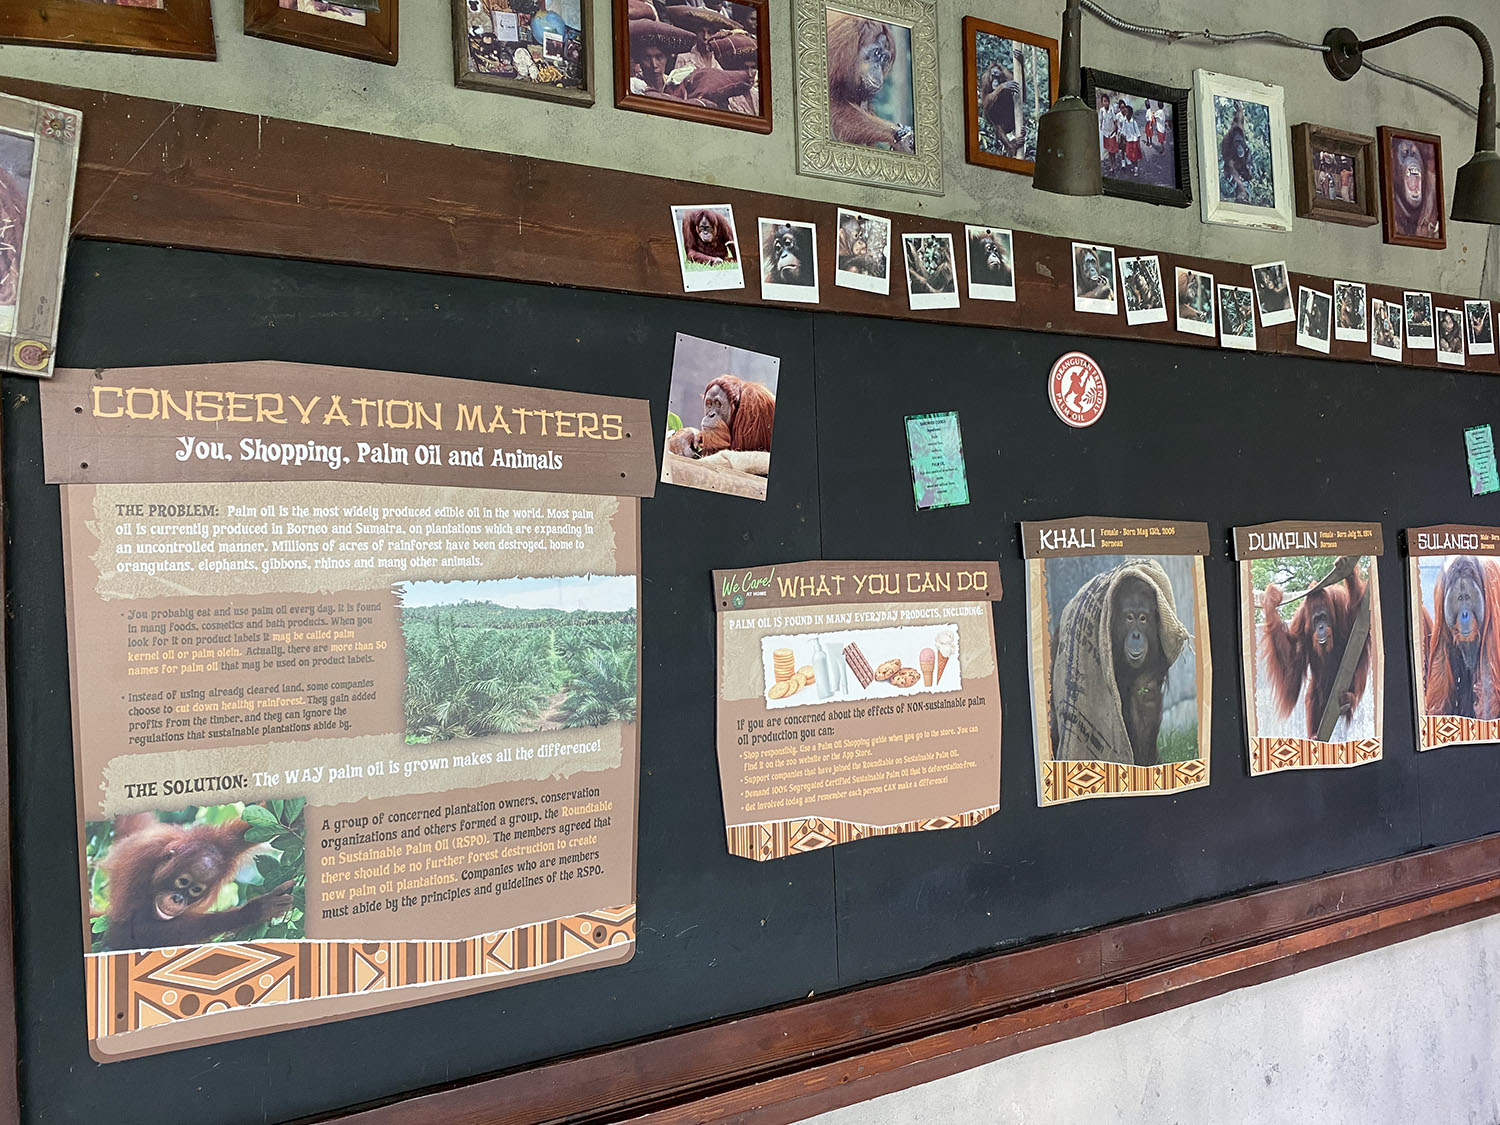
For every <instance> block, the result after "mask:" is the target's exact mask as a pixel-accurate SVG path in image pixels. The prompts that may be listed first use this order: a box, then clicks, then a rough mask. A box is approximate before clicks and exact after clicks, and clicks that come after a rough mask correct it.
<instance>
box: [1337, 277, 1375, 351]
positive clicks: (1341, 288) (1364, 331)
mask: <svg viewBox="0 0 1500 1125" xmlns="http://www.w3.org/2000/svg"><path fill="white" fill-rule="evenodd" d="M1366 300H1367V298H1366V293H1365V287H1364V286H1363V285H1361V284H1359V282H1357V281H1335V282H1334V283H1333V338H1334V339H1335V340H1353V341H1355V342H1356V343H1360V344H1363V343H1364V342H1365V340H1366V339H1368V338H1369V334H1370V333H1369V326H1368V325H1367V324H1366V323H1365V304H1366Z"/></svg>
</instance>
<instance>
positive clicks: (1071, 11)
mask: <svg viewBox="0 0 1500 1125" xmlns="http://www.w3.org/2000/svg"><path fill="white" fill-rule="evenodd" d="M1082 22H1083V0H1068V6H1067V8H1066V9H1065V10H1064V11H1063V30H1062V78H1061V81H1060V83H1059V85H1060V87H1061V89H1060V93H1059V96H1058V99H1057V101H1055V102H1053V103H1052V108H1051V109H1049V110H1048V111H1047V112H1046V113H1044V114H1042V118H1041V120H1040V121H1038V122H1037V129H1036V169H1035V171H1034V172H1033V173H1032V177H1031V183H1032V186H1034V187H1039V188H1041V189H1042V190H1043V191H1052V192H1057V193H1058V194H1059V195H1102V194H1104V176H1103V173H1102V172H1101V171H1100V169H1099V118H1098V116H1097V115H1095V113H1094V110H1093V107H1092V106H1090V105H1088V104H1087V103H1086V102H1085V101H1084V100H1083V66H1082V58H1081V53H1080V49H1079V44H1078V29H1079V25H1080V24H1081V23H1082Z"/></svg>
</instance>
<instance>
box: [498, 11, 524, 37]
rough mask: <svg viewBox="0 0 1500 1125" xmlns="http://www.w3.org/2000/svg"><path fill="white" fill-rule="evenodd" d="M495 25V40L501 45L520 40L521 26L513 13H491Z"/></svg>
mask: <svg viewBox="0 0 1500 1125" xmlns="http://www.w3.org/2000/svg"><path fill="white" fill-rule="evenodd" d="M490 16H491V18H492V19H493V21H494V25H495V38H496V39H498V40H500V41H501V42H502V43H514V42H516V40H518V39H520V38H521V25H520V23H519V22H518V21H517V20H516V13H515V12H491V13H490Z"/></svg>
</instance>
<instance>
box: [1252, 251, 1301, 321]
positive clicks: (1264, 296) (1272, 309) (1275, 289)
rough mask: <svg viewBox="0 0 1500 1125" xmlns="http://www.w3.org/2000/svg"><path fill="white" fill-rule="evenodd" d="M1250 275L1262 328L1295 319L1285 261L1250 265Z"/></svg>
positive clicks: (1295, 314)
mask: <svg viewBox="0 0 1500 1125" xmlns="http://www.w3.org/2000/svg"><path fill="white" fill-rule="evenodd" d="M1250 276H1251V277H1252V278H1254V280H1255V303H1256V304H1257V306H1259V308H1260V324H1261V327H1262V328H1270V327H1271V326H1272V325H1273V324H1290V323H1291V322H1292V321H1294V320H1296V319H1297V313H1296V310H1294V309H1293V308H1292V286H1291V283H1290V282H1288V281H1287V273H1286V263H1285V262H1267V263H1266V264H1265V265H1262V266H1251V267H1250Z"/></svg>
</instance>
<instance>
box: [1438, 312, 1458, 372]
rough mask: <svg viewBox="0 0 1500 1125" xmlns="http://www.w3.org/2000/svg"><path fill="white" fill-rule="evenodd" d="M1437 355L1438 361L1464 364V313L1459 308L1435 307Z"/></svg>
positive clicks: (1456, 364) (1455, 364)
mask: <svg viewBox="0 0 1500 1125" xmlns="http://www.w3.org/2000/svg"><path fill="white" fill-rule="evenodd" d="M1435 312H1436V316H1437V357H1438V362H1439V363H1451V364H1453V365H1454V366H1455V367H1462V366H1463V365H1464V314H1463V312H1462V311H1461V310H1459V309H1437V310H1435Z"/></svg>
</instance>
